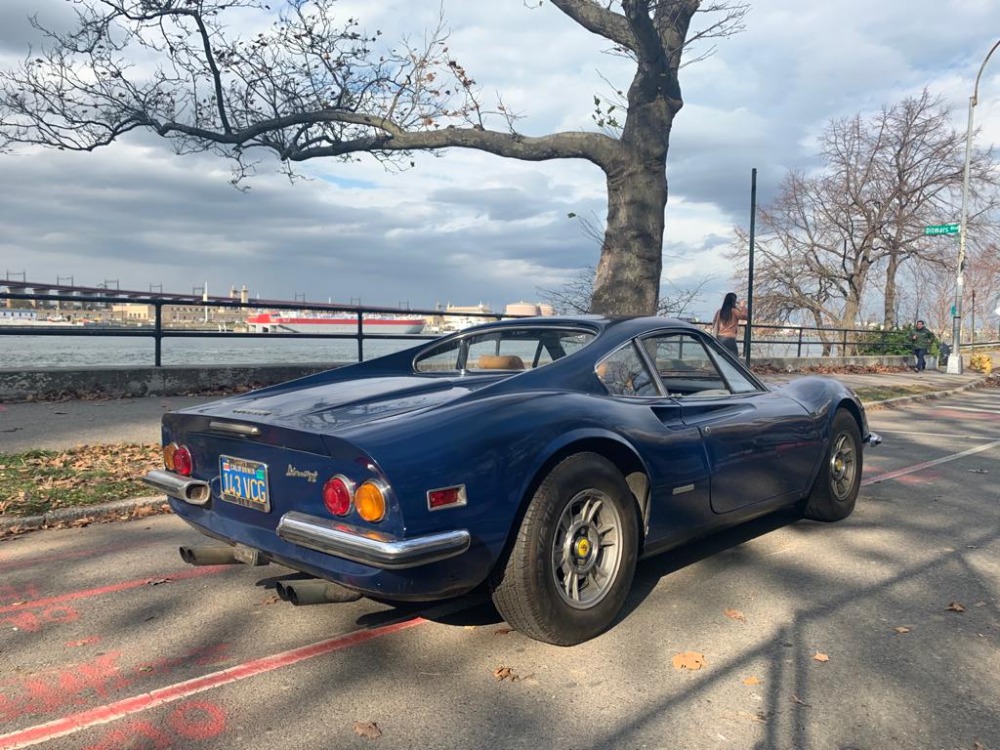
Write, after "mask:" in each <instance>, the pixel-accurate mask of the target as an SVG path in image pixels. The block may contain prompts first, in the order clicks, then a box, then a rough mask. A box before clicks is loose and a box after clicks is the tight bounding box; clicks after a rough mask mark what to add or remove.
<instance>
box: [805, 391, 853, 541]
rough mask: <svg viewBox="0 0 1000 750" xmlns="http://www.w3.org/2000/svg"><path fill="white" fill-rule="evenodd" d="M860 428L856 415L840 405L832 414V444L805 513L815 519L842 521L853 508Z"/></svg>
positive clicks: (807, 499) (810, 494)
mask: <svg viewBox="0 0 1000 750" xmlns="http://www.w3.org/2000/svg"><path fill="white" fill-rule="evenodd" d="M862 466H863V455H862V451H861V431H860V430H859V429H858V423H857V422H856V421H855V419H854V417H853V416H851V414H850V413H849V412H848V411H846V410H845V409H840V410H839V411H838V412H837V413H836V414H835V415H834V417H833V429H832V432H831V439H830V448H829V450H828V452H827V458H826V461H825V462H824V463H823V466H821V467H820V470H819V474H818V475H817V476H816V482H815V483H814V484H813V488H812V491H811V492H810V493H809V497H808V498H806V501H805V503H804V504H803V506H802V515H804V516H805V517H806V518H811V519H813V520H816V521H839V520H841V519H842V518H847V517H848V516H849V515H851V513H852V512H853V511H854V505H855V503H856V501H857V499H858V491H859V490H860V489H861V469H862Z"/></svg>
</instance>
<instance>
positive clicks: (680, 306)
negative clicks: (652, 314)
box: [535, 266, 712, 317]
mask: <svg viewBox="0 0 1000 750" xmlns="http://www.w3.org/2000/svg"><path fill="white" fill-rule="evenodd" d="M710 281H712V277H711V276H709V277H706V278H704V279H702V280H701V281H699V282H698V283H697V285H695V287H694V288H693V289H691V288H688V289H681V288H680V287H678V286H676V285H675V284H673V283H671V282H669V281H668V282H666V287H667V288H666V289H663V288H661V289H660V294H659V299H658V301H657V305H656V314H657V315H664V316H671V317H679V316H684V315H686V314H687V313H688V311H689V310H690V309H691V306H692V305H694V304H695V303H696V302H699V301H700V300H701V291H702V289H704V288H705V285H706V284H707V283H709V282H710ZM535 291H536V293H537V294H538V296H539V299H541V300H543V301H544V302H548V303H549V304H550V305H552V308H553V309H554V310H555V311H556V312H557V313H559V314H561V315H571V314H576V313H585V312H587V311H588V309H589V306H590V299H591V297H592V296H593V293H594V267H593V266H588V267H587V268H583V269H581V270H580V271H579V273H577V274H576V275H574V276H573V277H572V278H571V279H570V280H569V281H567V282H566V283H565V284H563V285H562V286H560V287H554V288H546V287H537V288H536V289H535Z"/></svg>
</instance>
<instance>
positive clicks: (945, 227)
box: [924, 224, 958, 235]
mask: <svg viewBox="0 0 1000 750" xmlns="http://www.w3.org/2000/svg"><path fill="white" fill-rule="evenodd" d="M924 234H926V235H935V234H958V224H930V225H929V226H926V227H924Z"/></svg>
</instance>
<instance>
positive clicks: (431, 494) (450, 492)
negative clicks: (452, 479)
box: [427, 484, 467, 510]
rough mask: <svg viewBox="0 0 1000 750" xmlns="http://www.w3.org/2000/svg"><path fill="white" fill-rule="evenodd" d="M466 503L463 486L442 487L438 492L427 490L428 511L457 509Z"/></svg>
mask: <svg viewBox="0 0 1000 750" xmlns="http://www.w3.org/2000/svg"><path fill="white" fill-rule="evenodd" d="M466 502H467V498H466V495H465V485H464V484H459V485H455V486H454V487H442V488H441V489H439V490H428V492H427V508H428V509H429V510H440V509H442V508H453V507H459V506H462V505H465V504H466Z"/></svg>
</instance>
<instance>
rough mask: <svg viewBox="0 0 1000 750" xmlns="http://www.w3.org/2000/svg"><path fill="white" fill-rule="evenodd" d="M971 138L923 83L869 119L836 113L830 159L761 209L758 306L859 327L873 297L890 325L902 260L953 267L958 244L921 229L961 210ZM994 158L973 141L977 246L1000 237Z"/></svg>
mask: <svg viewBox="0 0 1000 750" xmlns="http://www.w3.org/2000/svg"><path fill="white" fill-rule="evenodd" d="M964 144H965V134H964V133H956V132H955V131H954V130H953V129H952V128H951V126H950V114H949V112H948V110H947V108H946V107H945V106H944V105H943V104H941V102H940V101H938V100H936V99H934V98H932V97H931V96H930V95H929V94H928V93H927V92H926V91H925V92H924V93H923V94H922V95H921V96H919V97H915V98H908V99H905V100H904V101H903V102H901V103H899V104H897V105H894V106H892V107H885V108H883V109H882V111H881V112H879V113H877V114H876V115H874V116H871V117H868V118H865V117H862V116H861V115H857V116H855V117H851V118H847V119H842V120H834V121H832V122H830V124H829V125H828V126H827V128H826V130H825V131H824V133H823V138H822V151H821V154H822V156H823V159H824V167H823V169H822V170H821V171H820V172H819V173H817V174H815V175H809V176H806V175H802V174H799V173H795V172H792V173H789V175H788V176H787V177H786V178H785V180H784V182H783V184H782V186H781V190H780V192H779V194H778V197H777V199H776V200H775V201H774V203H773V204H772V205H771V206H768V207H767V208H765V209H763V210H762V211H761V213H760V226H761V233H760V235H759V236H758V238H757V248H758V251H757V254H756V256H755V287H756V289H755V299H757V300H759V304H758V306H757V313H758V314H760V313H761V312H762V311H764V310H767V311H768V312H770V313H771V314H772V315H773V316H774V317H776V318H777V319H787V318H788V317H789V316H791V315H793V314H796V313H802V312H805V313H806V314H807V315H808V316H809V317H810V318H811V319H812V321H813V322H814V323H815V324H816V325H817V326H834V327H844V328H853V327H855V326H856V325H857V324H858V323H859V322H860V317H861V316H862V315H863V314H864V315H865V316H867V314H868V313H869V310H866V309H865V307H864V306H865V304H866V303H867V304H868V306H869V308H870V307H871V304H872V303H871V300H872V299H875V298H877V299H878V300H879V301H880V302H881V305H882V309H881V317H882V320H883V323H884V325H886V326H892V325H893V324H894V323H895V322H896V320H895V318H896V310H897V308H898V300H897V297H898V292H897V279H898V276H899V273H900V269H901V268H902V267H903V266H904V264H905V263H907V262H909V263H916V264H919V265H921V266H925V267H928V270H927V271H926V272H924V273H922V274H919V275H926V273H938V274H940V273H944V272H950V273H951V274H952V275H954V262H955V260H956V258H955V256H954V253H953V252H952V251H953V247H952V244H953V243H948V242H942V239H940V238H935V237H927V236H925V234H924V228H925V227H926V226H927V225H931V224H941V223H950V221H952V220H953V217H955V216H957V214H958V213H959V209H958V207H959V201H960V196H961V187H962V176H963V164H964ZM993 162H994V159H993V153H992V150H977V151H976V153H975V154H974V157H973V160H972V164H971V176H972V178H971V184H972V185H973V192H972V205H973V210H972V211H971V212H970V216H969V224H970V228H971V227H973V226H975V227H976V231H975V232H973V233H972V234H971V235H970V236H975V237H977V242H979V243H980V244H982V243H985V242H988V241H990V240H991V239H993V238H994V236H995V235H994V234H993V227H992V226H991V224H990V220H991V217H992V216H993V214H994V212H995V209H996V207H997V193H996V188H997V186H998V182H1000V180H998V171H997V168H996V166H995V165H994V163H993ZM738 237H739V246H738V247H739V249H738V250H737V251H736V253H735V255H737V256H742V255H745V254H746V250H745V249H743V248H745V247H746V242H745V237H742V236H740V235H739V234H738ZM758 258H759V259H760V260H757V259H758ZM876 280H877V281H879V282H881V283H880V285H879V286H880V289H879V290H878V291H879V292H881V293H878V294H875V293H873V292H875V291H876V290H875V281H876Z"/></svg>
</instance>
